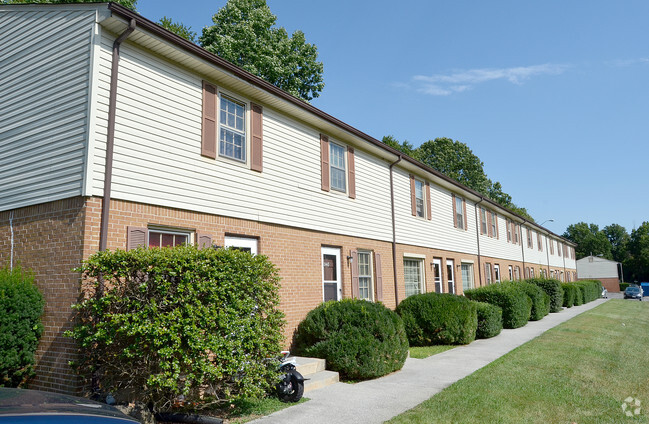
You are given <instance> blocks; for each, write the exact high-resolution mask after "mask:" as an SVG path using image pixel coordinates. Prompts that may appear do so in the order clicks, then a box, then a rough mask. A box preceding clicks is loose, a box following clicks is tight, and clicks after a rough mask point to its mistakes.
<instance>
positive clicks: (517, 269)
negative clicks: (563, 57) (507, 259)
mask: <svg viewBox="0 0 649 424" xmlns="http://www.w3.org/2000/svg"><path fill="white" fill-rule="evenodd" d="M514 278H515V279H517V280H520V279H521V268H520V267H519V266H516V267H515V268H514Z"/></svg>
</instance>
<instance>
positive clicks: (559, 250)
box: [557, 242, 562, 256]
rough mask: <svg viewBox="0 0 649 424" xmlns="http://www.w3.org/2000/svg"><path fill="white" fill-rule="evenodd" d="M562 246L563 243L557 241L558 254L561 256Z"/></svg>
mask: <svg viewBox="0 0 649 424" xmlns="http://www.w3.org/2000/svg"><path fill="white" fill-rule="evenodd" d="M561 248H562V245H561V243H559V242H557V255H559V256H561Z"/></svg>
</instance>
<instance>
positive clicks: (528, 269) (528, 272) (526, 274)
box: [524, 266, 530, 278]
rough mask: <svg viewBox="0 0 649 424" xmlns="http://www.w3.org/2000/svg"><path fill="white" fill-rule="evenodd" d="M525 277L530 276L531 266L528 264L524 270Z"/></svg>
mask: <svg viewBox="0 0 649 424" xmlns="http://www.w3.org/2000/svg"><path fill="white" fill-rule="evenodd" d="M524 275H525V278H530V267H529V266H526V267H525V271H524Z"/></svg>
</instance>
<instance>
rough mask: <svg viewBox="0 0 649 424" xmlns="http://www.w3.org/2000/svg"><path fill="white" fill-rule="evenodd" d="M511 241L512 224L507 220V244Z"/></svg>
mask: <svg viewBox="0 0 649 424" xmlns="http://www.w3.org/2000/svg"><path fill="white" fill-rule="evenodd" d="M511 241H512V222H511V221H510V220H509V219H508V220H507V242H511Z"/></svg>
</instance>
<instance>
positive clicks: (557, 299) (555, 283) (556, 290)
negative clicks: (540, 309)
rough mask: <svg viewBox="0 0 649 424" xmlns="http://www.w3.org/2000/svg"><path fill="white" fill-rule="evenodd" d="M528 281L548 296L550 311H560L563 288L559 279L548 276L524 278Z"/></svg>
mask: <svg viewBox="0 0 649 424" xmlns="http://www.w3.org/2000/svg"><path fill="white" fill-rule="evenodd" d="M525 281H527V282H528V283H531V284H535V285H537V286H539V287H541V289H543V291H544V292H545V293H546V294H547V295H548V296H550V312H561V310H562V309H563V306H564V305H563V289H562V288H561V282H560V281H559V280H552V279H548V278H531V279H529V280H525Z"/></svg>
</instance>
